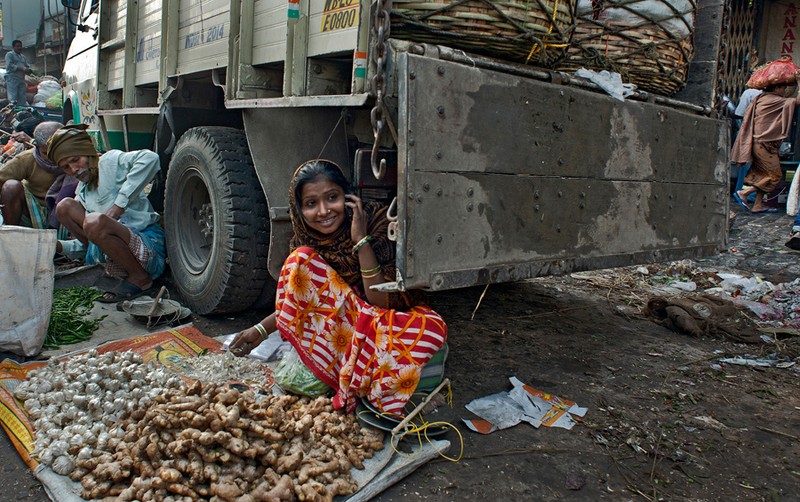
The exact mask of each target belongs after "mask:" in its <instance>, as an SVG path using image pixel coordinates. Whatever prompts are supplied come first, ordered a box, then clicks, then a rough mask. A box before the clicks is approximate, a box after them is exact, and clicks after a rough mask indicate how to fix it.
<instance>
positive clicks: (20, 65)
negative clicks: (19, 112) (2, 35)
mask: <svg viewBox="0 0 800 502" xmlns="http://www.w3.org/2000/svg"><path fill="white" fill-rule="evenodd" d="M11 47H12V49H13V50H10V51H8V52H7V53H6V90H7V91H8V100H9V101H12V102H14V103H16V104H17V106H27V105H28V99H27V97H26V95H25V75H30V74H31V73H33V71H32V70H31V67H30V65H28V60H27V59H25V56H23V55H22V42H21V41H19V40H14V41H13V42H11Z"/></svg>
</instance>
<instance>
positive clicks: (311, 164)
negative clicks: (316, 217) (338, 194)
mask: <svg viewBox="0 0 800 502" xmlns="http://www.w3.org/2000/svg"><path fill="white" fill-rule="evenodd" d="M319 176H322V177H324V178H325V179H327V180H328V181H332V182H333V183H336V184H337V185H339V186H340V187H342V190H344V193H346V194H349V193H353V188H352V186H351V185H350V182H349V181H347V178H345V177H344V174H342V170H341V169H339V166H337V165H336V164H334V163H333V162H331V161H330V160H310V161H308V162H306V163H305V164H303V165H302V166H300V167H299V168H298V169H297V172H296V173H295V174H294V201H295V204H296V205H297V210H298V212H299V213H300V214H303V211H302V210H301V208H302V204H301V202H302V200H301V199H302V193H303V186H304V185H305V184H306V183H310V182H311V181H314V180H315V179H316V178H317V177H319Z"/></svg>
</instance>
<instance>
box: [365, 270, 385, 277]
mask: <svg viewBox="0 0 800 502" xmlns="http://www.w3.org/2000/svg"><path fill="white" fill-rule="evenodd" d="M379 275H381V271H380V270H378V271H377V272H375V273H374V274H368V275H366V274H362V275H361V278H362V279H372V278H374V277H378V276H379Z"/></svg>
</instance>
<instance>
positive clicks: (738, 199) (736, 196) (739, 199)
mask: <svg viewBox="0 0 800 502" xmlns="http://www.w3.org/2000/svg"><path fill="white" fill-rule="evenodd" d="M733 198H734V199H736V202H738V203H739V205H740V206H742V207H743V208H745V209H747V210H748V211H750V206H748V205H747V202H745V200H744V199H743V198H742V196H741V195H739V192H733Z"/></svg>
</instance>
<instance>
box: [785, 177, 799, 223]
mask: <svg viewBox="0 0 800 502" xmlns="http://www.w3.org/2000/svg"><path fill="white" fill-rule="evenodd" d="M798 178H800V169H798V170H797V171H795V172H794V177H793V178H792V184H791V185H789V196H788V197H786V214H788V215H789V216H797V206H798V202H799V201H798V200H797V199H798V198H800V183H798V181H797V179H798Z"/></svg>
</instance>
